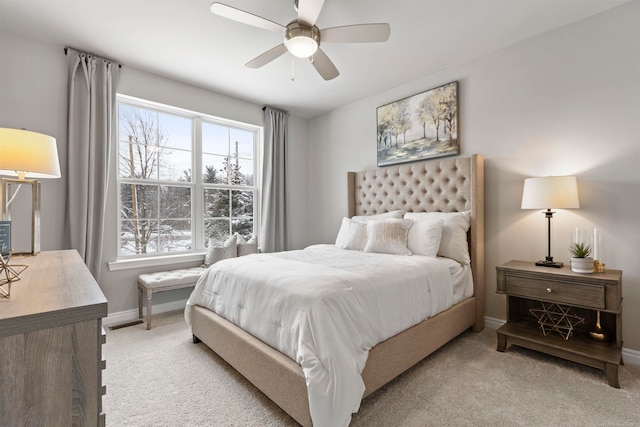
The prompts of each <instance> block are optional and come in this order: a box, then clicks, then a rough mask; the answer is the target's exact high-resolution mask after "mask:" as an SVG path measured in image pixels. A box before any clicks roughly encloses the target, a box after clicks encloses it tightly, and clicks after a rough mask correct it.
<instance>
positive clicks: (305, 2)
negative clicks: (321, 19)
mask: <svg viewBox="0 0 640 427" xmlns="http://www.w3.org/2000/svg"><path fill="white" fill-rule="evenodd" d="M323 4H324V0H298V21H300V22H302V23H304V24H306V25H308V26H310V27H313V26H314V25H316V21H317V20H318V16H319V15H320V11H321V10H322V5H323Z"/></svg>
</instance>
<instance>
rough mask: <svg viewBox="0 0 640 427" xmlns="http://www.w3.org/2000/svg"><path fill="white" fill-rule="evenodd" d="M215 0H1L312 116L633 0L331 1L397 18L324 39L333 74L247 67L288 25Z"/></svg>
mask: <svg viewBox="0 0 640 427" xmlns="http://www.w3.org/2000/svg"><path fill="white" fill-rule="evenodd" d="M212 1H213V0H66V1H65V0H0V29H1V30H4V31H8V32H10V33H16V34H23V35H25V36H27V37H30V38H35V39H39V40H43V41H47V42H52V43H59V44H61V45H65V46H71V47H74V48H77V49H80V50H86V51H89V52H93V53H95V54H98V55H102V56H106V57H109V58H113V59H115V60H118V61H119V62H121V63H122V64H123V66H125V67H127V66H131V67H135V68H137V69H141V70H145V71H149V72H153V73H156V74H160V75H164V76H167V77H170V78H174V79H176V80H180V81H183V82H187V83H190V84H193V85H196V86H200V87H203V88H207V89H211V90H213V91H216V92H218V93H222V94H226V95H230V96H234V97H237V98H240V99H245V100H247V101H251V102H255V103H257V104H269V105H272V106H276V107H280V108H284V109H286V110H289V111H290V112H291V113H292V114H295V115H298V116H301V117H307V118H309V117H313V116H315V115H318V114H321V113H323V112H325V111H329V110H331V109H334V108H336V107H339V106H342V105H346V104H349V103H351V102H354V101H356V100H359V99H362V98H365V97H367V96H370V95H373V94H376V93H380V92H382V91H384V90H387V89H390V88H394V87H397V86H400V85H402V84H404V83H408V82H410V81H413V80H416V79H418V78H420V77H423V76H426V75H428V74H430V73H433V72H436V71H438V70H441V69H443V68H447V67H450V66H452V65H455V64H458V63H462V62H465V61H468V60H469V59H471V58H474V57H478V56H482V55H485V54H487V53H489V52H493V51H496V50H498V49H501V48H504V47H506V46H509V45H512V44H514V43H517V42H519V41H522V40H525V39H528V38H530V37H533V36H535V35H537V34H541V33H544V32H547V31H550V30H553V29H555V28H558V27H561V26H564V25H567V24H569V23H571V22H575V21H577V20H580V19H583V18H586V17H588V16H591V15H594V14H597V13H600V12H602V11H604V10H607V9H610V8H613V7H616V6H618V5H620V4H622V3H626V2H627V1H628V0H326V1H325V4H324V7H323V9H322V12H321V13H320V17H319V19H318V21H317V23H316V25H317V26H318V27H319V28H320V29H322V28H327V27H334V26H342V25H350V24H358V23H375V22H388V23H389V24H390V25H391V36H390V38H389V40H388V41H387V42H386V43H372V44H337V43H331V44H330V43H326V44H323V45H322V49H323V50H324V51H325V52H326V53H327V55H328V56H329V57H330V58H331V59H332V60H333V62H334V64H335V65H336V67H337V68H338V70H339V71H340V76H338V77H337V78H336V79H333V80H331V81H324V80H323V79H322V78H321V77H320V76H319V75H318V74H317V72H316V71H315V69H314V68H313V66H312V65H311V64H310V63H309V62H308V60H304V59H296V60H295V81H292V80H291V75H292V57H291V56H290V55H289V54H288V53H287V54H285V55H283V56H282V57H280V58H278V59H276V60H275V61H273V62H271V63H269V64H267V65H266V66H264V67H262V68H260V69H250V68H247V67H245V66H244V64H245V63H246V62H248V61H250V60H251V59H253V58H254V57H256V56H258V55H259V54H260V53H262V52H264V51H266V50H268V49H270V48H271V47H273V46H275V45H277V44H279V43H281V42H282V36H281V35H280V34H278V33H273V32H269V31H266V30H261V29H258V28H254V27H250V26H247V25H243V24H240V23H237V22H234V21H229V20H227V19H225V18H222V17H220V16H215V15H213V14H212V13H210V11H209V6H210V4H211V3H212ZM223 3H225V4H227V5H230V6H233V7H236V8H239V9H243V10H246V11H248V12H251V13H253V14H256V15H259V16H262V17H264V18H267V19H269V20H271V21H275V22H277V23H280V24H282V25H286V24H287V23H289V22H290V21H291V20H293V19H294V18H295V17H296V12H295V10H294V8H293V0H224V1H223ZM0 42H1V40H0Z"/></svg>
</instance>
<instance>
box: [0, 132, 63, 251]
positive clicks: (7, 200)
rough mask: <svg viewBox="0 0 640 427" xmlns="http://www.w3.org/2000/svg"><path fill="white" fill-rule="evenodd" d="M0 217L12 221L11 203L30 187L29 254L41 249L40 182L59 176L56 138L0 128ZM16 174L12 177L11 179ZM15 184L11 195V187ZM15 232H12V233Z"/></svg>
mask: <svg viewBox="0 0 640 427" xmlns="http://www.w3.org/2000/svg"><path fill="white" fill-rule="evenodd" d="M0 175H2V176H10V177H12V178H4V177H3V178H0V181H1V187H0V188H2V205H1V206H2V219H3V220H4V221H9V220H11V211H10V209H9V208H10V206H11V202H12V201H13V199H14V198H15V197H16V195H17V194H18V191H19V190H20V187H21V186H22V185H30V186H31V252H30V253H31V254H32V255H35V254H37V253H38V252H40V182H38V181H37V180H36V179H42V178H60V162H59V160H58V149H57V146H56V139H55V138H53V137H51V136H48V135H44V134H41V133H37V132H30V131H27V130H24V129H8V128H0ZM13 177H15V178H13ZM13 185H17V188H16V190H15V192H14V193H13V195H12V186H13ZM14 235H15V234H14Z"/></svg>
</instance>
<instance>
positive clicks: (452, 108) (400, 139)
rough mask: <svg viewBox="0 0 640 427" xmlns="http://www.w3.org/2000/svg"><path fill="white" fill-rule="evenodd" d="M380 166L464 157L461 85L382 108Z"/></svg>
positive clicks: (445, 86) (436, 89)
mask: <svg viewBox="0 0 640 427" xmlns="http://www.w3.org/2000/svg"><path fill="white" fill-rule="evenodd" d="M376 115H377V125H378V129H377V151H378V166H387V165H393V164H397V163H406V162H415V161H418V160H424V159H429V158H434V157H443V156H452V155H456V154H460V141H459V139H458V135H459V132H458V82H457V81H454V82H451V83H447V84H445V85H442V86H439V87H436V88H433V89H429V90H427V91H425V92H422V93H419V94H416V95H413V96H410V97H408V98H404V99H401V100H398V101H394V102H391V103H389V104H386V105H382V106H380V107H378V109H377V111H376Z"/></svg>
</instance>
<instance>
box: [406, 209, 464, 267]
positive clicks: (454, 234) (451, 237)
mask: <svg viewBox="0 0 640 427" xmlns="http://www.w3.org/2000/svg"><path fill="white" fill-rule="evenodd" d="M404 217H405V218H409V219H413V220H414V221H420V220H421V219H427V218H429V219H442V220H443V223H442V237H441V238H440V247H439V248H438V256H442V257H446V258H451V259H454V260H456V261H458V262H459V263H460V264H462V265H469V264H471V257H470V256H469V244H468V243H467V231H468V230H469V226H470V218H471V213H470V212H469V211H465V212H409V213H407V214H405V216H404Z"/></svg>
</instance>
